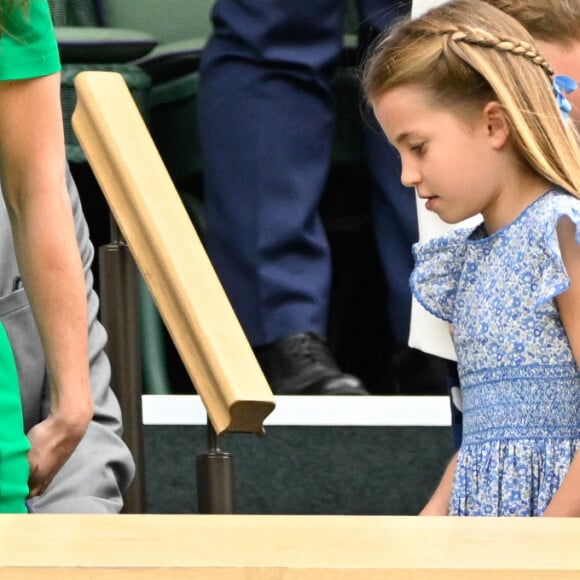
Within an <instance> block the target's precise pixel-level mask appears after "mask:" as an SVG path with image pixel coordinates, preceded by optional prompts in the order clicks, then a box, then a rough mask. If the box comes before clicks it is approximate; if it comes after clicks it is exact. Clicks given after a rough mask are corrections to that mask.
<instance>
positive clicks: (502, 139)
mask: <svg viewBox="0 0 580 580" xmlns="http://www.w3.org/2000/svg"><path fill="white" fill-rule="evenodd" d="M483 120H484V123H486V126H487V135H488V137H489V138H490V139H491V145H492V147H494V148H496V149H501V148H502V147H503V146H504V145H505V144H506V141H507V140H508V138H509V136H510V126H509V123H508V121H507V118H506V116H505V114H504V112H503V107H502V106H501V105H500V104H499V103H498V102H497V101H490V102H489V103H487V105H486V106H485V107H484V109H483Z"/></svg>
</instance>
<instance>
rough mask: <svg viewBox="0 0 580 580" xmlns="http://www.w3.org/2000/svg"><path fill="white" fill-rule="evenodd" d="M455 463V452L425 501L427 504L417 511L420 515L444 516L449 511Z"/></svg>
mask: <svg viewBox="0 0 580 580" xmlns="http://www.w3.org/2000/svg"><path fill="white" fill-rule="evenodd" d="M456 463H457V453H455V455H454V456H453V458H452V459H451V461H450V462H449V464H448V465H447V467H446V469H445V472H444V473H443V477H442V478H441V481H440V482H439V485H438V486H437V489H436V490H435V493H434V494H433V495H432V496H431V499H430V500H429V501H428V502H427V505H426V506H425V507H424V508H423V509H422V510H421V511H420V512H419V515H420V516H446V515H448V513H449V502H450V500H451V489H452V488H453V475H454V474H455V465H456Z"/></svg>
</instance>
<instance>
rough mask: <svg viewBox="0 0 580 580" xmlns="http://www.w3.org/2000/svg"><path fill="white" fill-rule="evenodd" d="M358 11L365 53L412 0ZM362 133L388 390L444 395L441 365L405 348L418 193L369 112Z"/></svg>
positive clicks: (371, 1)
mask: <svg viewBox="0 0 580 580" xmlns="http://www.w3.org/2000/svg"><path fill="white" fill-rule="evenodd" d="M358 7H359V16H360V23H361V24H360V43H361V53H362V52H364V51H365V50H366V48H367V47H368V45H369V43H370V42H372V41H373V40H374V39H375V38H376V36H377V34H379V33H381V32H382V31H383V29H384V28H385V27H386V26H388V25H389V24H390V23H391V22H393V21H395V20H396V19H398V18H401V17H406V16H407V15H409V14H410V12H411V0H358ZM364 127H365V145H366V153H367V159H368V166H369V174H370V175H369V181H370V188H371V191H370V202H371V212H372V217H373V225H374V231H375V238H376V240H377V247H378V252H379V258H380V262H381V268H382V271H383V274H384V278H385V284H386V290H387V318H388V321H389V328H390V330H391V336H392V341H393V344H392V345H391V350H392V354H391V355H390V356H391V365H390V366H391V376H390V380H391V381H392V383H393V384H391V385H390V389H391V390H393V391H395V392H406V393H414V392H420V393H424V392H426V393H429V392H435V391H441V392H443V391H445V388H446V387H445V384H446V382H445V365H444V363H443V361H442V360H440V359H437V358H436V357H432V356H430V355H427V354H425V353H423V352H421V351H418V350H415V349H410V348H409V347H408V346H407V342H408V339H409V326H410V320H411V290H410V287H409V277H410V275H411V271H412V269H413V255H412V250H411V248H412V245H413V243H415V242H417V241H418V237H419V235H418V228H417V210H416V205H415V204H416V202H415V193H414V190H413V189H412V188H408V187H405V186H403V185H402V183H401V162H400V159H399V156H398V154H397V152H396V150H395V149H394V147H392V146H391V145H390V144H389V143H388V141H387V139H386V137H385V136H384V135H383V133H382V131H381V129H380V127H379V126H378V124H376V122H375V121H374V117H373V115H372V111H370V110H369V111H368V114H367V115H366V118H365V123H364Z"/></svg>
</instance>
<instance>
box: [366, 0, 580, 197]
mask: <svg viewBox="0 0 580 580" xmlns="http://www.w3.org/2000/svg"><path fill="white" fill-rule="evenodd" d="M552 75H553V72H552V69H551V67H550V65H549V63H548V62H546V60H545V59H544V58H543V57H542V55H541V54H540V53H539V51H538V50H537V48H536V47H535V44H534V41H533V39H532V37H531V36H530V34H529V33H528V32H527V31H526V30H525V28H524V27H523V26H522V25H521V24H520V23H519V22H517V21H516V20H515V19H514V18H512V17H510V16H508V15H507V14H505V13H503V12H502V11H500V10H498V9H496V8H494V7H493V6H490V5H489V4H487V3H486V2H483V1H481V0H452V1H450V2H447V3H445V4H442V5H440V6H438V7H436V8H433V9H432V10H430V11H429V12H427V13H426V14H424V15H423V16H421V17H419V18H417V19H415V20H407V21H405V22H402V23H400V24H399V25H398V26H396V27H395V28H394V29H393V30H392V31H391V32H390V34H388V35H387V36H385V37H384V38H382V39H379V40H378V42H377V43H376V45H375V47H374V48H373V49H372V52H371V54H370V56H369V57H368V58H367V59H366V61H365V64H364V68H363V79H362V82H363V88H364V92H365V95H366V96H367V99H368V100H369V101H370V102H371V104H372V102H373V101H374V100H376V99H377V98H378V97H379V96H380V95H381V94H383V93H384V92H386V91H388V90H389V89H392V88H394V87H397V86H401V85H409V84H413V85H417V86H419V87H422V88H423V89H424V90H425V91H426V92H427V93H428V94H430V95H431V97H432V99H433V102H434V103H437V106H438V107H443V108H448V109H451V110H454V111H456V112H457V114H458V115H465V116H467V115H470V114H474V113H476V112H478V111H481V110H482V108H483V107H484V106H485V105H486V104H487V103H489V102H490V101H498V102H499V103H500V104H501V106H502V107H503V110H504V114H505V115H506V118H507V120H508V123H509V125H510V127H511V134H512V136H513V141H514V145H515V147H516V149H517V151H518V152H519V154H520V156H521V157H522V159H524V160H525V161H526V162H527V163H528V165H529V166H530V167H532V168H533V169H534V170H535V171H536V172H537V173H538V174H540V175H542V176H544V177H545V178H546V179H547V180H548V181H550V182H552V183H554V184H556V185H559V186H561V187H563V188H564V189H566V190H567V191H569V192H570V193H573V194H574V195H576V196H578V197H580V193H579V192H580V147H579V145H578V134H577V133H576V131H575V129H574V128H573V127H572V126H570V127H568V126H566V125H565V124H564V123H563V121H562V117H561V112H560V110H559V108H558V103H557V100H556V98H555V96H554V93H553V89H552V83H551V80H552V79H551V77H552Z"/></svg>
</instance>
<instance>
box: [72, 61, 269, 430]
mask: <svg viewBox="0 0 580 580" xmlns="http://www.w3.org/2000/svg"><path fill="white" fill-rule="evenodd" d="M75 87H76V92H77V105H76V108H75V111H74V113H73V116H72V124H73V128H74V131H75V133H76V135H77V138H78V140H79V142H80V144H81V146H82V148H83V150H84V152H85V154H86V156H87V159H88V161H89V164H90V166H91V168H92V170H93V173H94V174H95V177H96V178H97V181H98V182H99V185H100V187H101V189H102V191H103V193H104V195H105V198H106V199H107V202H108V204H109V207H110V208H111V212H112V214H113V216H114V218H115V220H116V222H117V224H118V226H119V228H120V230H121V232H122V233H123V236H124V238H125V240H126V242H127V244H128V245H129V247H130V249H131V252H132V254H133V256H134V258H135V262H136V263H137V266H138V267H139V270H140V271H141V273H142V275H143V278H144V280H145V282H146V284H147V286H148V288H149V290H150V292H151V295H152V296H153V299H154V300H155V303H156V304H157V308H158V309H159V312H160V314H161V316H162V318H163V320H164V322H165V324H166V326H167V329H168V331H169V333H170V335H171V337H172V339H173V341H174V343H175V346H176V348H177V351H178V352H179V354H180V356H181V358H182V360H183V363H184V366H185V368H186V370H187V371H188V374H189V376H190V378H191V380H192V382H193V383H194V385H195V387H196V389H197V392H198V393H199V395H200V397H201V399H202V400H203V402H204V405H205V407H206V409H207V411H208V416H209V419H210V420H211V422H212V425H213V426H214V428H215V430H216V432H217V433H218V434H221V433H223V432H224V431H237V432H253V433H261V432H262V431H263V420H264V418H265V417H266V416H267V415H268V414H269V413H270V412H271V411H272V410H273V408H274V404H275V403H274V396H273V394H272V392H271V390H270V387H269V385H268V383H267V381H266V379H265V377H264V375H263V373H262V371H261V369H260V366H259V364H258V362H257V361H256V358H255V356H254V354H253V351H252V349H251V347H250V345H249V343H248V341H247V338H246V336H245V334H244V332H243V330H242V328H241V326H240V323H239V321H238V319H237V317H236V315H235V313H234V311H233V308H232V306H231V304H230V302H229V300H228V298H227V297H226V294H225V291H224V290H223V288H222V286H221V284H220V282H219V280H218V277H217V275H216V273H215V271H214V269H213V267H212V265H211V263H210V261H209V259H208V256H207V254H206V252H205V249H204V248H203V245H202V243H201V241H200V239H199V236H198V235H197V233H196V231H195V228H194V226H193V225H192V223H191V220H190V218H189V216H188V215H187V212H186V210H185V208H184V206H183V203H182V202H181V199H180V197H179V194H178V192H177V190H176V188H175V186H174V184H173V182H172V180H171V178H170V176H169V173H168V172H167V169H166V167H165V165H164V163H163V161H162V159H161V156H160V155H159V153H158V151H157V149H156V147H155V144H154V142H153V139H152V138H151V135H150V134H149V131H148V129H147V127H146V125H145V122H144V121H143V118H142V117H141V114H140V113H139V110H138V109H137V106H136V105H135V102H134V100H133V98H132V96H131V93H130V92H129V89H128V87H127V85H126V83H125V80H124V79H123V77H122V76H121V75H120V74H118V73H114V72H98V71H86V72H82V73H79V74H78V75H77V76H76V78H75Z"/></svg>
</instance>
